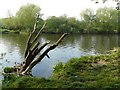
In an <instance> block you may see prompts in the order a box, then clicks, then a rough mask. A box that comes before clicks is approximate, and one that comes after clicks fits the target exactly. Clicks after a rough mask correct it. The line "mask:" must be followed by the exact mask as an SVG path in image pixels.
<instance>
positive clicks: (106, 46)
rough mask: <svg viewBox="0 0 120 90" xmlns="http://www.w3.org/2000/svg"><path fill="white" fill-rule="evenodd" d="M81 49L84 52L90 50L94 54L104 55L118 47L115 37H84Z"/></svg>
mask: <svg viewBox="0 0 120 90" xmlns="http://www.w3.org/2000/svg"><path fill="white" fill-rule="evenodd" d="M81 44H82V45H81V47H82V49H84V50H87V51H89V50H92V48H94V50H95V52H96V53H104V52H105V51H107V50H110V49H112V48H114V47H117V46H118V37H117V35H86V36H85V37H83V39H82V43H81Z"/></svg>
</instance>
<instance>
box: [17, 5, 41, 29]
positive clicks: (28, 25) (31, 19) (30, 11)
mask: <svg viewBox="0 0 120 90" xmlns="http://www.w3.org/2000/svg"><path fill="white" fill-rule="evenodd" d="M40 10H41V9H40V8H39V7H38V6H36V5H34V4H27V5H24V6H22V7H21V8H20V9H19V11H18V12H17V13H16V19H17V22H18V27H19V28H22V29H30V30H32V29H33V24H34V23H35V15H36V13H39V14H40ZM41 16H42V14H40V17H41Z"/></svg>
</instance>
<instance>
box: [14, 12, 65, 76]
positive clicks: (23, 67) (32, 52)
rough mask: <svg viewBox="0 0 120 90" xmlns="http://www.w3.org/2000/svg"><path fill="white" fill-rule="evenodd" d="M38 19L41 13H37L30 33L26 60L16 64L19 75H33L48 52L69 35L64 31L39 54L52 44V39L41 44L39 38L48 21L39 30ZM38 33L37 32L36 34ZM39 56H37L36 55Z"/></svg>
mask: <svg viewBox="0 0 120 90" xmlns="http://www.w3.org/2000/svg"><path fill="white" fill-rule="evenodd" d="M38 19H39V15H38V14H37V15H36V22H35V24H34V29H33V31H32V32H31V33H30V35H29V37H28V40H27V43H26V49H25V55H24V61H23V63H22V64H19V65H16V66H15V68H16V71H17V74H19V75H31V73H30V72H31V70H32V68H33V67H34V66H35V65H36V64H38V63H39V62H41V60H42V59H43V58H44V57H45V56H47V57H48V58H50V57H49V55H48V52H49V51H51V50H53V49H55V48H56V47H57V46H58V45H59V43H60V42H61V41H62V40H63V39H64V37H65V36H66V35H67V33H64V34H63V35H62V36H61V37H60V38H59V39H58V40H57V41H56V42H55V43H54V44H52V45H50V46H49V47H48V48H47V49H46V50H45V51H44V52H43V53H42V54H40V55H39V52H40V51H41V50H42V49H43V48H44V47H45V46H47V45H48V44H50V41H46V42H45V43H44V44H41V45H40V42H39V41H37V39H38V38H39V36H40V34H41V32H42V31H43V30H44V28H45V25H46V22H45V23H44V25H43V26H42V28H41V29H40V30H38V27H37V26H38V22H39V21H38ZM36 33H37V34H36ZM36 56H37V57H36ZM14 71H15V70H14Z"/></svg>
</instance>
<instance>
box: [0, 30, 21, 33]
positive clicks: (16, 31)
mask: <svg viewBox="0 0 120 90" xmlns="http://www.w3.org/2000/svg"><path fill="white" fill-rule="evenodd" d="M0 33H2V34H4V33H19V30H8V29H0Z"/></svg>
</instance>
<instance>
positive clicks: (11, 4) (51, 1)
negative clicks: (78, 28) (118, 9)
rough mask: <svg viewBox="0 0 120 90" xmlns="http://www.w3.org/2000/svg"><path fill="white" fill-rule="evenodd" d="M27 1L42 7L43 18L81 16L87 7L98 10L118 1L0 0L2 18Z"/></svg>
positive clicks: (13, 12)
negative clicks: (96, 2)
mask: <svg viewBox="0 0 120 90" xmlns="http://www.w3.org/2000/svg"><path fill="white" fill-rule="evenodd" d="M27 3H31V4H35V5H37V6H39V7H40V8H41V13H42V14H43V18H45V19H46V18H48V17H49V16H61V15H64V14H66V15H67V16H68V17H76V18H80V12H81V11H82V10H85V8H91V9H93V10H96V9H97V8H99V7H103V6H107V7H111V6H113V7H115V6H116V3H115V2H113V1H112V0H108V2H106V3H105V4H103V3H102V2H100V3H98V4H95V2H91V0H0V18H5V17H8V11H9V12H10V13H11V14H12V15H15V14H16V12H17V11H18V10H19V9H20V7H21V6H23V5H26V4H27Z"/></svg>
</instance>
